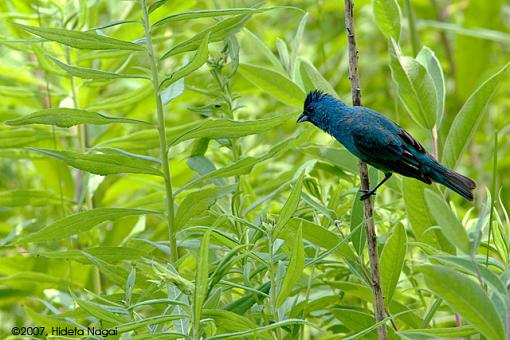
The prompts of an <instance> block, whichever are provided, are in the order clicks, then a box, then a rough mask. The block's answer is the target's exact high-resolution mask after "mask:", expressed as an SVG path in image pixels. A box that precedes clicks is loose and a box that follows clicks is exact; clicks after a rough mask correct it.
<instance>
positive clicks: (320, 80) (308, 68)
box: [298, 58, 338, 97]
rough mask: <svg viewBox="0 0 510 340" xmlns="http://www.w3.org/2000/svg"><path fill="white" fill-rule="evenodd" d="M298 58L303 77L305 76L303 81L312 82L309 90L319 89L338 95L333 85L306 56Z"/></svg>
mask: <svg viewBox="0 0 510 340" xmlns="http://www.w3.org/2000/svg"><path fill="white" fill-rule="evenodd" d="M298 60H299V61H300V72H301V77H302V78H304V79H303V82H304V83H305V84H310V85H309V86H308V87H307V88H306V90H307V91H311V90H315V89H318V90H322V91H325V92H326V93H329V94H331V95H333V96H337V97H338V94H337V93H336V91H335V89H334V88H333V86H331V84H330V83H329V82H328V81H327V80H326V79H325V78H324V77H323V76H322V74H321V73H320V72H319V70H317V69H316V68H315V66H313V64H312V63H311V62H309V61H308V60H307V59H304V58H298Z"/></svg>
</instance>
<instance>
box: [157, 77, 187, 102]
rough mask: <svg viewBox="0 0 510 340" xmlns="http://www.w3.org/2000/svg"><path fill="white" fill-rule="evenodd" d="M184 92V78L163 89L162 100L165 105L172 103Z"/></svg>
mask: <svg viewBox="0 0 510 340" xmlns="http://www.w3.org/2000/svg"><path fill="white" fill-rule="evenodd" d="M183 92H184V78H181V79H179V80H177V81H175V82H173V83H172V84H171V85H170V86H168V87H167V88H166V89H164V90H163V91H161V101H162V102H163V105H166V104H168V103H170V102H171V101H172V100H174V99H175V98H177V97H179V96H180V95H181V94H182V93H183Z"/></svg>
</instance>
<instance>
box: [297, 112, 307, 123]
mask: <svg viewBox="0 0 510 340" xmlns="http://www.w3.org/2000/svg"><path fill="white" fill-rule="evenodd" d="M297 122H298V123H302V122H308V116H307V115H306V113H305V112H303V113H302V114H300V115H299V117H298V119H297Z"/></svg>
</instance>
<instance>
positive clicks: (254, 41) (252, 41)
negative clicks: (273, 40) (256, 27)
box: [243, 27, 285, 74]
mask: <svg viewBox="0 0 510 340" xmlns="http://www.w3.org/2000/svg"><path fill="white" fill-rule="evenodd" d="M243 32H245V33H246V38H248V39H249V44H248V43H247V47H251V48H252V49H253V51H254V52H256V53H261V54H262V55H263V56H264V57H265V58H266V59H267V60H268V61H269V62H270V63H271V65H272V66H273V69H275V70H276V71H278V72H279V73H282V74H285V69H284V68H283V66H282V64H281V63H280V60H279V59H278V58H277V57H276V56H275V55H274V53H273V51H271V49H270V48H269V47H267V45H266V44H265V43H264V41H262V39H260V38H259V37H258V36H257V35H256V34H255V33H253V32H252V31H250V30H249V29H247V28H246V27H245V28H244V29H243Z"/></svg>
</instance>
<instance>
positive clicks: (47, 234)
mask: <svg viewBox="0 0 510 340" xmlns="http://www.w3.org/2000/svg"><path fill="white" fill-rule="evenodd" d="M154 213H159V212H157V211H153V210H141V209H122V208H97V209H92V210H88V211H84V212H80V213H77V214H74V215H71V216H67V217H64V218H62V219H60V220H58V221H56V222H54V223H52V224H50V225H48V226H46V227H44V228H42V229H40V230H39V231H36V232H35V233H32V234H29V235H27V236H24V237H22V238H20V239H18V240H16V241H15V243H17V244H20V243H29V242H49V241H57V240H61V239H64V238H66V237H69V236H71V235H75V234H79V233H82V232H84V231H87V230H90V229H92V228H93V227H95V226H96V225H98V224H100V223H102V222H105V221H114V220H117V219H119V218H122V217H126V216H138V215H145V214H154Z"/></svg>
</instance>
